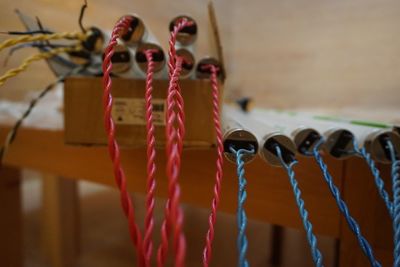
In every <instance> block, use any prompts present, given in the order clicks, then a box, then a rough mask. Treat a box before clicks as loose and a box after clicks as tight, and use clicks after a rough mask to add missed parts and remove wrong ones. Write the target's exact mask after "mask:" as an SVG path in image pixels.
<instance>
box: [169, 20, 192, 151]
mask: <svg viewBox="0 0 400 267" xmlns="http://www.w3.org/2000/svg"><path fill="white" fill-rule="evenodd" d="M191 24H192V23H191V22H189V21H188V20H187V19H186V18H183V19H182V20H180V21H178V23H177V24H176V25H175V26H174V29H173V30H172V32H171V36H170V39H169V51H168V57H169V59H168V75H169V78H170V79H171V77H172V75H173V72H174V69H175V65H176V58H177V55H176V49H175V44H176V38H177V35H178V33H179V32H180V31H181V30H182V29H183V28H185V27H187V26H189V25H191ZM174 90H177V93H176V104H177V107H178V118H177V119H178V139H179V140H183V137H184V136H185V124H184V121H185V112H184V101H183V97H182V94H181V87H180V85H179V84H178V83H177V85H176V88H174ZM178 143H179V151H180V152H181V151H182V148H183V143H182V142H178Z"/></svg>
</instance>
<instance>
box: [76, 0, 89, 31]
mask: <svg viewBox="0 0 400 267" xmlns="http://www.w3.org/2000/svg"><path fill="white" fill-rule="evenodd" d="M84 1H85V3H84V4H83V5H82V7H81V13H80V14H79V20H78V23H79V27H80V28H81V30H82V32H83V33H86V29H85V27H83V23H82V21H83V16H84V15H85V10H86V8H87V7H88V4H87V0H84Z"/></svg>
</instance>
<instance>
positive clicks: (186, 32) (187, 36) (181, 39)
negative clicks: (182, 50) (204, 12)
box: [169, 15, 198, 46]
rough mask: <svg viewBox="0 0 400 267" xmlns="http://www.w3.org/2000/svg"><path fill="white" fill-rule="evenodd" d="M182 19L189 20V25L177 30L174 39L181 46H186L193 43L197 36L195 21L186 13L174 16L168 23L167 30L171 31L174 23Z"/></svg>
mask: <svg viewBox="0 0 400 267" xmlns="http://www.w3.org/2000/svg"><path fill="white" fill-rule="evenodd" d="M183 19H186V20H188V21H189V22H190V25H188V26H186V27H184V28H183V29H182V30H181V31H179V32H178V34H177V36H176V41H177V42H178V43H180V44H181V45H183V46H187V45H191V44H192V43H194V41H196V38H197V30H198V29H197V23H196V21H195V20H194V19H193V18H191V17H189V16H186V15H181V16H177V17H175V18H174V19H173V20H171V22H170V23H169V31H170V32H172V31H173V30H174V27H175V25H176V24H178V23H179V22H180V21H182V20H183Z"/></svg>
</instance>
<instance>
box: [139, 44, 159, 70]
mask: <svg viewBox="0 0 400 267" xmlns="http://www.w3.org/2000/svg"><path fill="white" fill-rule="evenodd" d="M146 50H152V55H153V62H154V72H159V71H161V70H162V69H163V68H164V66H165V54H164V51H163V50H162V48H161V47H160V46H159V45H157V44H153V43H141V44H139V46H138V47H137V49H136V53H135V60H136V62H137V64H138V66H139V68H140V70H141V71H143V72H144V73H146V71H147V58H146V54H145V51H146Z"/></svg>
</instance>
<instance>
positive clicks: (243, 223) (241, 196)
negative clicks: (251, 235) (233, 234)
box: [229, 147, 254, 267]
mask: <svg viewBox="0 0 400 267" xmlns="http://www.w3.org/2000/svg"><path fill="white" fill-rule="evenodd" d="M229 150H230V151H231V152H232V153H234V154H236V166H237V176H238V179H239V190H238V209H237V224H238V232H239V233H238V237H237V249H238V254H239V258H238V267H248V266H249V263H248V261H247V258H246V254H247V247H248V242H247V237H246V227H247V216H246V212H245V210H244V203H245V201H246V198H247V192H246V185H247V181H246V178H245V177H244V174H245V173H244V160H243V156H244V154H247V153H250V154H253V153H254V149H252V150H246V149H238V150H235V149H234V148H233V147H230V148H229Z"/></svg>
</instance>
